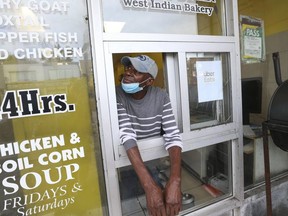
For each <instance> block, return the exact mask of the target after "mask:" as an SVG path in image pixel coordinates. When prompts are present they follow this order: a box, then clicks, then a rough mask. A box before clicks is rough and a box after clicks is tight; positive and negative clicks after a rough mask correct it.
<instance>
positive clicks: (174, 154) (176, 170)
mask: <svg viewBox="0 0 288 216" xmlns="http://www.w3.org/2000/svg"><path fill="white" fill-rule="evenodd" d="M168 152H169V157H170V166H171V167H170V180H174V181H181V148H180V147H178V146H174V147H171V148H169V149H168Z"/></svg>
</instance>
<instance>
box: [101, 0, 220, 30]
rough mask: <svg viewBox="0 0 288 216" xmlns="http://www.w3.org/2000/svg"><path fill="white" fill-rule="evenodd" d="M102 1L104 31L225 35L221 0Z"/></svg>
mask: <svg viewBox="0 0 288 216" xmlns="http://www.w3.org/2000/svg"><path fill="white" fill-rule="evenodd" d="M102 3H103V16H104V32H105V33H161V34H162V33H163V34H192V35H225V32H224V31H225V29H226V27H225V26H223V25H225V24H223V23H225V21H224V20H223V19H224V17H223V16H222V14H224V13H223V11H222V10H223V9H224V8H225V6H223V5H224V1H223V0H217V1H212V2H205V1H196V0H189V1H185V0H184V1H183V0H171V1H127V0H119V1H114V0H105V1H103V2H102ZM135 17H138V19H135ZM144 17H145V18H144Z"/></svg>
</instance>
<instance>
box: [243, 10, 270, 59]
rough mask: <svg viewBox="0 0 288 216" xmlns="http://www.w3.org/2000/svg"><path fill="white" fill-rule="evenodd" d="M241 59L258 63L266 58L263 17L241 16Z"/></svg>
mask: <svg viewBox="0 0 288 216" xmlns="http://www.w3.org/2000/svg"><path fill="white" fill-rule="evenodd" d="M240 23H241V60H242V62H243V63H257V62H261V61H264V60H265V42H264V36H265V34H264V22H263V20H261V19H257V18H253V17H248V16H242V15H241V16H240Z"/></svg>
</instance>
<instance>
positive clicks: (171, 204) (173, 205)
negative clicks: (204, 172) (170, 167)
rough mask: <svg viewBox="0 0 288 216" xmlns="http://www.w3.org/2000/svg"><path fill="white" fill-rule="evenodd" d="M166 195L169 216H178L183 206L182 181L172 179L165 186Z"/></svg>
mask: <svg viewBox="0 0 288 216" xmlns="http://www.w3.org/2000/svg"><path fill="white" fill-rule="evenodd" d="M164 195H165V204H166V213H167V215H168V216H174V215H178V214H179V212H180V210H181V205H182V193H181V181H180V179H174V180H173V179H170V180H169V181H168V182H167V184H166V186H165V191H164Z"/></svg>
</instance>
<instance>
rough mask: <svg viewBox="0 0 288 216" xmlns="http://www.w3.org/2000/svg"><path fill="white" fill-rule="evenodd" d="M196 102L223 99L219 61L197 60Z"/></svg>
mask: <svg viewBox="0 0 288 216" xmlns="http://www.w3.org/2000/svg"><path fill="white" fill-rule="evenodd" d="M196 70H197V88H198V103H202V102H207V101H215V100H223V87H222V83H223V81H222V65H221V61H197V62H196Z"/></svg>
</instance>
